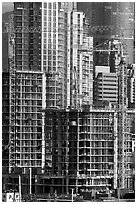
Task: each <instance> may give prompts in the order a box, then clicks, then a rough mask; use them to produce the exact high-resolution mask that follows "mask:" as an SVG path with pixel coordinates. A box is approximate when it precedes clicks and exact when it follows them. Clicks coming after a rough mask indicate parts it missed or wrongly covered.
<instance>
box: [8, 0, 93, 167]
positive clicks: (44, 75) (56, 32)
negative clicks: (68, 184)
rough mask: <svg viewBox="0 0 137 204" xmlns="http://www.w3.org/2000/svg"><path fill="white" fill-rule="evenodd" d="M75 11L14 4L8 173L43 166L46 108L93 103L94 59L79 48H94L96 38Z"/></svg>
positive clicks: (52, 4) (65, 6)
mask: <svg viewBox="0 0 137 204" xmlns="http://www.w3.org/2000/svg"><path fill="white" fill-rule="evenodd" d="M75 10H76V5H75V3H66V4H65V3H56V2H45V3H34V2H28V3H23V2H22V3H20V2H18V3H14V22H12V25H11V27H10V28H11V36H10V38H11V39H10V40H11V46H9V47H10V53H11V56H10V57H9V58H10V97H9V98H10V131H9V132H10V137H9V140H10V142H11V144H10V147H9V151H10V152H9V157H10V159H9V160H10V161H9V166H10V171H11V169H12V168H13V167H14V166H18V167H23V168H25V167H26V166H29V167H37V168H41V167H43V166H44V163H45V141H44V138H45V136H44V134H45V133H44V120H43V119H42V110H43V109H45V108H59V109H60V108H67V107H68V106H71V107H72V108H73V107H76V106H77V104H78V105H79V106H82V104H87V103H88V104H92V89H93V88H92V77H93V74H92V72H93V71H92V70H93V57H92V54H88V53H87V52H86V53H81V51H80V48H81V47H80V46H82V45H83V43H84V47H86V48H91V47H92V46H93V38H91V37H88V30H87V28H88V23H87V21H86V18H85V16H84V14H83V12H76V11H75ZM77 26H78V27H77ZM12 28H14V29H12ZM76 46H77V47H76ZM83 93H84V94H85V95H84V97H83V98H82V95H83Z"/></svg>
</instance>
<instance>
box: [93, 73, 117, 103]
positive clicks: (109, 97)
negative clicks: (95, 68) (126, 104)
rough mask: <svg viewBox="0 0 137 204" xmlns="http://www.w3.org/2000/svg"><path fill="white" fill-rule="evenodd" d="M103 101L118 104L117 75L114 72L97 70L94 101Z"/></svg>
mask: <svg viewBox="0 0 137 204" xmlns="http://www.w3.org/2000/svg"><path fill="white" fill-rule="evenodd" d="M103 101H107V102H109V103H111V104H118V76H117V74H116V73H103V72H99V73H98V75H97V77H96V79H95V103H97V104H98V103H99V102H103Z"/></svg>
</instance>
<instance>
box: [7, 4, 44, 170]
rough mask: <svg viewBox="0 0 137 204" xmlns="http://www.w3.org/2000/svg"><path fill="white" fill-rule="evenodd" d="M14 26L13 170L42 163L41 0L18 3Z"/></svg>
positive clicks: (10, 155)
mask: <svg viewBox="0 0 137 204" xmlns="http://www.w3.org/2000/svg"><path fill="white" fill-rule="evenodd" d="M11 28H13V31H11V40H12V42H11V45H10V47H11V48H12V49H11V56H10V57H9V58H10V131H9V133H10V138H9V139H10V141H9V142H10V147H9V171H10V172H11V171H12V169H14V167H15V166H17V167H23V168H25V167H37V168H41V167H42V159H43V158H42V137H43V135H42V115H41V111H42V84H43V83H42V77H43V75H42V74H43V73H42V66H41V31H40V30H38V28H41V3H27V2H25V3H23V2H22V3H21V2H19V3H14V22H13V24H12V27H11ZM35 28H36V29H37V30H35ZM34 31H35V32H34Z"/></svg>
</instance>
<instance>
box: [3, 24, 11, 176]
mask: <svg viewBox="0 0 137 204" xmlns="http://www.w3.org/2000/svg"><path fill="white" fill-rule="evenodd" d="M8 45H9V33H8V30H7V29H6V28H5V27H4V26H3V27H2V166H3V169H2V172H5V173H7V172H8V167H9V111H10V109H9V94H10V89H9V84H10V81H9V79H10V77H9V61H8V54H9V48H8Z"/></svg>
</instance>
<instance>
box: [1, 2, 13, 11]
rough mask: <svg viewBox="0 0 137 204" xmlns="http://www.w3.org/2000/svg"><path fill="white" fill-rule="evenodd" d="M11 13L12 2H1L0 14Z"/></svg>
mask: <svg viewBox="0 0 137 204" xmlns="http://www.w3.org/2000/svg"><path fill="white" fill-rule="evenodd" d="M8 11H13V3H12V2H2V13H5V12H8Z"/></svg>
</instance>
